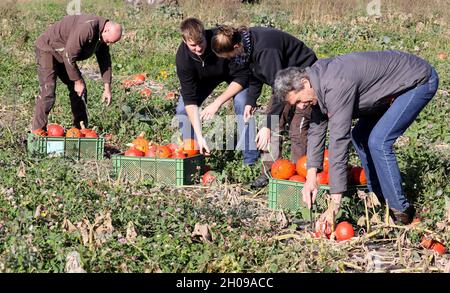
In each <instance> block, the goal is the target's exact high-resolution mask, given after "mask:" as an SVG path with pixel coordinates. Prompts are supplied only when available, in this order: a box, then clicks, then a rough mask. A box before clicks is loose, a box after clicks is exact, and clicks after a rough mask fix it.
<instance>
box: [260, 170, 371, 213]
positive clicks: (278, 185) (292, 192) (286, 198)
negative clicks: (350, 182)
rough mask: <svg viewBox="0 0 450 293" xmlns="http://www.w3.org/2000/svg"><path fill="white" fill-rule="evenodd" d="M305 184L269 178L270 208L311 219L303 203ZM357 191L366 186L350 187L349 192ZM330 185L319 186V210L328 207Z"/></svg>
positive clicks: (365, 188) (317, 200)
mask: <svg viewBox="0 0 450 293" xmlns="http://www.w3.org/2000/svg"><path fill="white" fill-rule="evenodd" d="M303 186H304V183H303V182H297V181H290V180H279V179H273V178H269V196H268V202H269V208H271V209H282V210H284V211H289V212H292V213H301V214H302V218H305V219H307V218H309V209H308V208H307V207H306V205H305V204H304V203H303V200H302V190H303ZM357 189H361V190H367V186H366V185H357V186H350V187H349V192H352V191H356V190H357ZM329 190H330V187H329V186H328V185H319V190H318V192H317V197H316V201H315V205H316V206H317V207H319V209H324V208H326V206H327V203H326V199H325V193H329Z"/></svg>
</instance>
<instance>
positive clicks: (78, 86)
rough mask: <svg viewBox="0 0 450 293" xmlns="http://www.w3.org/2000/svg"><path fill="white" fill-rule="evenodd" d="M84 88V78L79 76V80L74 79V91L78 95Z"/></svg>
mask: <svg viewBox="0 0 450 293" xmlns="http://www.w3.org/2000/svg"><path fill="white" fill-rule="evenodd" d="M85 90H86V85H85V84H84V80H83V79H82V78H80V79H79V80H76V81H75V92H76V93H77V95H78V96H79V97H81V96H82V95H83V93H84V91H85Z"/></svg>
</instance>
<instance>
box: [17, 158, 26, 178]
mask: <svg viewBox="0 0 450 293" xmlns="http://www.w3.org/2000/svg"><path fill="white" fill-rule="evenodd" d="M17 176H18V177H20V178H24V177H26V176H27V174H26V171H25V163H24V162H23V161H20V164H19V168H18V169H17Z"/></svg>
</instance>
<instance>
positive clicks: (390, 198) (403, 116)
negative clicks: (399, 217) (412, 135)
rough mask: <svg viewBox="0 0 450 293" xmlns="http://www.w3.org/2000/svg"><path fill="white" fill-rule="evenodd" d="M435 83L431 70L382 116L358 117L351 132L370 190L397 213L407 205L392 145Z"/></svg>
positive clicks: (434, 90) (424, 103) (436, 81)
mask: <svg viewBox="0 0 450 293" xmlns="http://www.w3.org/2000/svg"><path fill="white" fill-rule="evenodd" d="M438 84H439V78H438V75H437V73H436V71H435V70H434V69H432V73H431V76H430V78H429V80H428V81H427V82H425V83H424V84H421V85H418V86H416V87H415V88H412V89H410V90H409V91H407V92H405V93H403V94H402V95H400V96H398V97H397V98H396V99H395V100H394V102H393V103H392V105H391V106H390V107H389V109H388V110H387V111H386V112H385V113H384V114H383V115H381V116H378V117H362V118H360V119H359V121H358V123H357V124H356V125H355V127H354V128H353V130H352V143H353V146H354V148H355V149H356V152H357V153H358V155H359V157H360V158H361V162H362V165H363V168H364V171H365V173H366V177H367V186H368V188H369V190H370V191H371V192H374V193H375V194H376V195H377V196H378V197H380V198H384V199H385V201H386V202H387V203H388V204H389V207H391V208H393V209H395V210H397V211H400V212H403V211H405V210H406V209H407V208H408V207H409V203H408V200H407V199H406V196H405V194H404V192H403V188H402V181H401V176H400V170H399V167H398V164H397V159H396V157H395V153H394V150H393V145H394V142H395V140H396V139H397V138H398V137H399V136H400V135H402V134H403V133H404V132H405V131H406V129H407V128H408V127H409V126H410V125H411V123H412V122H413V121H414V120H415V119H416V117H417V116H418V115H419V113H420V111H421V110H422V109H423V108H424V107H425V106H426V105H427V104H428V102H429V101H430V100H431V98H433V96H434V95H435V94H436V91H437V88H438Z"/></svg>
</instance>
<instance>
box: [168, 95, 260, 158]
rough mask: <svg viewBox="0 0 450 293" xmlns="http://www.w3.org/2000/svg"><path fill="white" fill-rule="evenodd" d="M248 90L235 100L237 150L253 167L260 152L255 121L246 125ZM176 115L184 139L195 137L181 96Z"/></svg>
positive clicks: (250, 121)
mask: <svg viewBox="0 0 450 293" xmlns="http://www.w3.org/2000/svg"><path fill="white" fill-rule="evenodd" d="M247 94H248V88H246V89H243V90H242V91H241V92H239V93H238V94H237V95H236V96H235V97H234V99H233V104H234V112H235V114H236V120H237V126H238V127H237V133H238V137H237V140H238V142H237V144H236V147H235V149H236V150H242V152H243V156H244V164H245V165H251V164H254V163H256V161H257V160H258V158H259V151H258V150H257V148H256V143H255V137H256V124H255V119H254V118H252V119H250V120H249V122H248V123H244V109H245V102H246V100H247ZM207 96H208V95H206V96H205V97H202V100H201V101H199V104H198V106H199V107H200V106H201V104H202V103H203V101H204V100H205V99H206V97H207ZM176 115H177V118H178V121H179V127H180V130H181V135H182V136H183V139H185V138H190V137H194V136H195V135H194V130H193V129H192V126H191V123H190V122H189V119H188V117H187V113H186V110H185V108H184V103H183V98H182V97H181V96H180V98H179V100H178V105H177V109H176Z"/></svg>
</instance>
